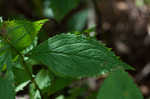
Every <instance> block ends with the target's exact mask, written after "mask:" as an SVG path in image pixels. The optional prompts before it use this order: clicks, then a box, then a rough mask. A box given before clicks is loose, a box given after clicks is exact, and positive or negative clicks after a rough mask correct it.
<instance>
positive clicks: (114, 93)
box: [97, 70, 143, 99]
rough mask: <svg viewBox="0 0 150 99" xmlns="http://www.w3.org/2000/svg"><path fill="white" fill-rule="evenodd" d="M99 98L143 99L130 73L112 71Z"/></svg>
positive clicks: (100, 91)
mask: <svg viewBox="0 0 150 99" xmlns="http://www.w3.org/2000/svg"><path fill="white" fill-rule="evenodd" d="M97 99H143V97H142V95H141V93H140V91H139V89H138V88H137V86H136V85H135V84H134V82H133V80H132V79H131V77H129V76H128V73H127V72H125V71H123V70H118V71H115V72H112V73H111V74H110V75H109V77H108V78H107V79H106V80H105V81H104V83H103V84H102V87H101V88H100V90H99V93H98V97H97Z"/></svg>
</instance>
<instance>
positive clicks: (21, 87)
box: [15, 80, 30, 92]
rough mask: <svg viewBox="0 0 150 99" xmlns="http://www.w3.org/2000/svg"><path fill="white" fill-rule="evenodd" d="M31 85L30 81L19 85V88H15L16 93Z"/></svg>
mask: <svg viewBox="0 0 150 99" xmlns="http://www.w3.org/2000/svg"><path fill="white" fill-rule="evenodd" d="M29 83H30V80H28V81H26V82H23V83H21V84H20V85H18V86H17V87H16V88H15V92H19V91H22V90H23V89H24V87H26V86H27V85H28V84H29Z"/></svg>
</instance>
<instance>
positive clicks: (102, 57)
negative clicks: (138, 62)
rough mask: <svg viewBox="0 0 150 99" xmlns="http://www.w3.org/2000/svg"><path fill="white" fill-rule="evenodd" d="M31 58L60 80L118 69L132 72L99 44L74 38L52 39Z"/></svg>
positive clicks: (85, 39)
mask: <svg viewBox="0 0 150 99" xmlns="http://www.w3.org/2000/svg"><path fill="white" fill-rule="evenodd" d="M31 57H32V58H34V59H36V60H38V61H41V62H42V63H43V64H45V65H47V66H48V68H49V69H50V70H52V71H53V72H55V73H56V74H58V75H59V76H67V77H89V76H96V75H100V74H101V73H102V72H104V71H112V70H115V69H117V68H125V69H131V67H130V66H129V65H127V64H125V63H123V62H122V61H120V60H118V58H117V57H116V56H115V54H114V53H113V52H111V51H109V50H108V48H106V47H105V46H104V45H103V44H102V43H100V42H98V41H96V40H94V39H90V38H87V37H83V36H80V35H74V34H61V35H57V36H54V37H52V38H50V39H48V40H47V41H45V42H43V43H41V44H40V45H39V46H37V47H36V48H35V49H34V50H33V52H32V55H31Z"/></svg>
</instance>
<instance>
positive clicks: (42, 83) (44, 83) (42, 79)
mask: <svg viewBox="0 0 150 99" xmlns="http://www.w3.org/2000/svg"><path fill="white" fill-rule="evenodd" d="M35 81H36V83H37V85H38V86H39V88H40V89H41V90H42V91H43V92H45V91H47V90H48V88H49V87H50V85H51V77H50V74H49V71H48V70H44V69H42V70H40V72H39V73H38V74H37V75H36V78H35Z"/></svg>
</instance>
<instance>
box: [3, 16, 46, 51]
mask: <svg viewBox="0 0 150 99" xmlns="http://www.w3.org/2000/svg"><path fill="white" fill-rule="evenodd" d="M46 21H48V20H47V19H44V20H39V21H36V22H30V21H27V20H11V21H4V22H3V25H2V26H1V27H0V29H2V30H3V31H2V32H3V35H6V37H7V39H8V41H9V42H10V43H11V44H12V45H13V46H14V47H15V48H16V49H17V50H23V49H24V48H26V47H28V46H30V44H31V43H32V41H33V40H34V39H35V37H36V36H37V34H38V32H39V30H40V29H41V27H42V26H43V24H44V23H45V22H46Z"/></svg>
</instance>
